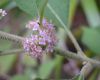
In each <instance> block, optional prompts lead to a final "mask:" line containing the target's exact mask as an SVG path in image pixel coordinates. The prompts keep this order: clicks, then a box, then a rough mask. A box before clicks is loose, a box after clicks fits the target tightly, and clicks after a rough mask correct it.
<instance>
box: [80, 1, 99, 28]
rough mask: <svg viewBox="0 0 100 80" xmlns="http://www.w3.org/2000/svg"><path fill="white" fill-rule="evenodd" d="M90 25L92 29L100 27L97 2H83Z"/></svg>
mask: <svg viewBox="0 0 100 80" xmlns="http://www.w3.org/2000/svg"><path fill="white" fill-rule="evenodd" d="M81 1H82V6H83V9H84V11H85V14H86V17H87V20H88V23H89V25H90V26H91V27H98V26H99V25H100V14H99V10H98V7H97V5H96V1H95V0H81Z"/></svg>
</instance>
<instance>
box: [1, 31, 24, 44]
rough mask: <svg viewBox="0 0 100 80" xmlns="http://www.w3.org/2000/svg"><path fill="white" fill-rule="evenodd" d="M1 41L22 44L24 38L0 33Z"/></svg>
mask: <svg viewBox="0 0 100 80" xmlns="http://www.w3.org/2000/svg"><path fill="white" fill-rule="evenodd" d="M0 39H4V40H9V41H13V42H19V43H20V42H22V40H23V39H24V38H22V37H20V36H17V35H13V34H9V33H6V32H3V31H0Z"/></svg>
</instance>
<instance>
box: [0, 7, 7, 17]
mask: <svg viewBox="0 0 100 80" xmlns="http://www.w3.org/2000/svg"><path fill="white" fill-rule="evenodd" d="M5 15H7V13H6V11H5V10H3V9H0V16H2V17H3V16H5Z"/></svg>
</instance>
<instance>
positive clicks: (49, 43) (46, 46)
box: [23, 19, 57, 58]
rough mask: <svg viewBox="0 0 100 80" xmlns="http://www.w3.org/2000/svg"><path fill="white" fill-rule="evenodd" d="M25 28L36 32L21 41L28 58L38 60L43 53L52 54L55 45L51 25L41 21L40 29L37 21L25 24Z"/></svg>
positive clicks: (52, 26)
mask: <svg viewBox="0 0 100 80" xmlns="http://www.w3.org/2000/svg"><path fill="white" fill-rule="evenodd" d="M27 28H29V29H32V30H33V31H37V32H36V33H35V34H32V35H31V37H29V38H26V39H25V40H24V41H23V47H24V49H25V51H27V52H29V55H30V56H33V57H35V58H38V57H41V56H42V54H43V53H48V52H53V49H54V46H55V45H56V43H57V37H56V34H55V28H54V25H53V24H51V23H49V22H48V21H47V20H46V19H43V21H42V28H41V27H40V25H39V20H33V21H30V22H29V23H28V24H27Z"/></svg>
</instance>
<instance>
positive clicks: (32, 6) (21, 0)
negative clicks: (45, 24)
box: [15, 0, 38, 17]
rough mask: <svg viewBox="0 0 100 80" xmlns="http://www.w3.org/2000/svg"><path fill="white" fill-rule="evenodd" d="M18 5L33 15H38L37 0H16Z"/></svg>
mask: <svg viewBox="0 0 100 80" xmlns="http://www.w3.org/2000/svg"><path fill="white" fill-rule="evenodd" d="M15 2H16V4H17V6H18V7H19V8H20V9H21V10H23V11H25V12H26V13H28V14H30V15H31V16H32V17H35V16H37V15H38V13H37V8H36V0H28V1H26V0H15Z"/></svg>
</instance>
